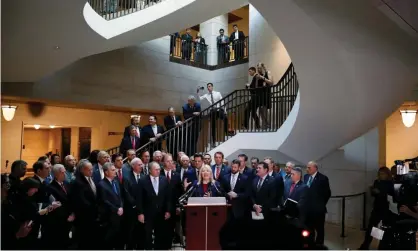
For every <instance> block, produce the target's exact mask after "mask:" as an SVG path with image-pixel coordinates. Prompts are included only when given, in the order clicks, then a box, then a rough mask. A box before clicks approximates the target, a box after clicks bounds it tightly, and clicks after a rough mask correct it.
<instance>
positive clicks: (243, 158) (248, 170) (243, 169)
mask: <svg viewBox="0 0 418 251" xmlns="http://www.w3.org/2000/svg"><path fill="white" fill-rule="evenodd" d="M238 160H239V162H240V166H239V172H240V173H242V174H244V175H245V176H247V177H248V181H249V182H250V183H251V182H252V180H253V179H254V178H255V177H256V169H254V168H252V167H248V166H246V164H247V161H248V156H247V155H245V154H239V155H238Z"/></svg>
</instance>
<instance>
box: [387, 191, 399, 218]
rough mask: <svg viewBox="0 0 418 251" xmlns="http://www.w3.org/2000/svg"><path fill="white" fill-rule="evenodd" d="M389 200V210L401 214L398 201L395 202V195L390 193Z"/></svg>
mask: <svg viewBox="0 0 418 251" xmlns="http://www.w3.org/2000/svg"><path fill="white" fill-rule="evenodd" d="M388 202H389V210H390V211H392V213H394V214H399V211H398V203H394V202H393V197H392V196H390V195H388Z"/></svg>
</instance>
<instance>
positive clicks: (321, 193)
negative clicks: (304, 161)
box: [304, 161, 331, 246]
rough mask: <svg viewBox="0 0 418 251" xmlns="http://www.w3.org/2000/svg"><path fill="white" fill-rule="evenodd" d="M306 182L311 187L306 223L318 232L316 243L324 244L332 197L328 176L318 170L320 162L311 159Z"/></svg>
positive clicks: (309, 189) (308, 196)
mask: <svg viewBox="0 0 418 251" xmlns="http://www.w3.org/2000/svg"><path fill="white" fill-rule="evenodd" d="M306 172H307V174H305V177H304V182H305V184H306V185H307V186H308V187H309V188H308V192H307V200H308V202H307V203H308V205H307V207H308V208H309V209H308V214H307V215H306V225H307V227H308V228H309V229H310V230H311V233H315V232H316V239H315V243H316V244H317V245H320V246H321V245H324V224H325V214H326V213H327V207H326V205H327V203H328V200H329V198H330V197H331V189H330V187H329V181H328V177H327V176H325V175H323V174H322V173H320V172H318V164H317V163H316V162H314V161H310V162H309V163H308V165H307V170H306Z"/></svg>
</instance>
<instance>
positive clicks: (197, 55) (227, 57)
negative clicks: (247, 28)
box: [170, 34, 249, 70]
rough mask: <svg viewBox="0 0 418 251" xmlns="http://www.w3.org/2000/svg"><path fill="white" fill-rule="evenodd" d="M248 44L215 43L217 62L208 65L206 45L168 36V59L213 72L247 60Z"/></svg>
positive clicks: (239, 42) (240, 42) (243, 41)
mask: <svg viewBox="0 0 418 251" xmlns="http://www.w3.org/2000/svg"><path fill="white" fill-rule="evenodd" d="M248 42H249V39H248V37H246V38H245V39H244V40H237V41H234V42H231V43H229V42H222V41H220V42H219V43H217V62H215V64H211V65H209V64H208V60H207V58H208V49H209V48H208V45H206V44H203V43H197V42H196V41H194V40H187V39H186V38H184V37H181V36H180V37H179V36H177V35H175V34H171V35H170V57H171V59H172V60H173V59H174V60H173V61H175V59H181V60H182V63H184V64H190V65H194V66H197V67H201V68H207V69H209V70H214V69H218V68H222V66H226V65H229V64H231V63H232V64H234V63H237V62H240V61H242V60H248Z"/></svg>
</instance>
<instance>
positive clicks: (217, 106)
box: [197, 83, 228, 148]
mask: <svg viewBox="0 0 418 251" xmlns="http://www.w3.org/2000/svg"><path fill="white" fill-rule="evenodd" d="M206 87H207V89H208V93H206V94H204V95H202V96H199V97H200V100H203V99H206V100H207V101H208V102H209V104H210V105H211V108H212V109H211V111H210V127H211V136H212V137H211V138H212V142H211V147H212V148H214V147H216V145H215V142H216V121H217V120H218V119H220V120H223V122H224V133H223V134H221V136H225V135H226V134H227V132H228V118H227V116H226V109H225V106H224V102H223V101H221V102H219V101H220V100H222V95H221V93H220V92H217V91H214V90H213V84H212V83H208V84H207V85H206ZM201 89H203V87H198V89H197V94H198V95H199V91H200V90H201Z"/></svg>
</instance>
